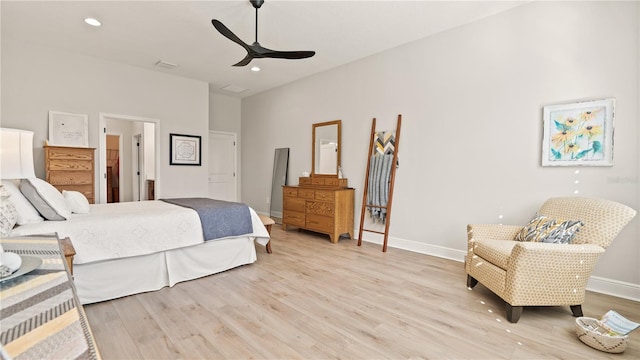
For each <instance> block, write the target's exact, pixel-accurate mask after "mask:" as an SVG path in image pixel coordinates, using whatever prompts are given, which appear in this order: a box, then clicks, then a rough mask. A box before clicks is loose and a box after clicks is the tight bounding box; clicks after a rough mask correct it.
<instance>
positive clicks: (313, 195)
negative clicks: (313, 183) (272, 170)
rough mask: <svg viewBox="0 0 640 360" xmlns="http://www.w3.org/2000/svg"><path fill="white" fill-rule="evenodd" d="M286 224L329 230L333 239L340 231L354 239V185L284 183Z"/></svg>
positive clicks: (284, 220)
mask: <svg viewBox="0 0 640 360" xmlns="http://www.w3.org/2000/svg"><path fill="white" fill-rule="evenodd" d="M282 190H283V191H282V194H283V195H282V196H283V199H282V204H283V217H282V228H283V229H284V230H287V226H295V227H299V228H302V229H307V230H311V231H315V232H319V233H323V234H328V235H329V238H330V239H331V242H332V243H336V242H338V239H339V238H340V235H342V234H348V235H349V237H350V238H352V239H353V204H354V189H352V188H321V187H306V186H284V187H283V188H282Z"/></svg>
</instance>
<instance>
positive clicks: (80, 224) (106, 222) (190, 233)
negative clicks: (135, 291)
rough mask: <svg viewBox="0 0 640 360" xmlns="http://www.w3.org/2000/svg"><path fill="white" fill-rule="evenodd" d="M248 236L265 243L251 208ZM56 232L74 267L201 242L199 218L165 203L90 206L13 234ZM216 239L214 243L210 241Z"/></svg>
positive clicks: (19, 229)
mask: <svg viewBox="0 0 640 360" xmlns="http://www.w3.org/2000/svg"><path fill="white" fill-rule="evenodd" d="M250 211H251V217H252V223H253V233H252V234H247V235H245V237H246V236H248V237H255V238H259V240H260V241H259V242H260V243H261V244H262V245H264V244H266V241H268V238H269V234H268V233H267V231H266V229H265V228H264V226H263V225H262V222H261V221H260V218H259V217H258V215H257V214H256V213H255V211H254V210H253V209H250ZM46 233H57V234H58V236H59V237H60V238H64V237H69V238H70V239H71V242H72V243H73V246H74V248H75V250H76V255H75V257H74V261H73V262H74V263H75V264H86V263H91V262H95V261H102V260H109V259H115V258H123V257H131V256H138V255H146V254H152V253H156V252H160V251H165V250H170V249H176V248H181V247H185V246H191V245H196V244H201V243H203V242H204V238H203V235H202V227H201V225H200V218H199V217H198V214H197V213H196V212H195V211H194V210H192V209H188V208H183V207H181V206H177V205H172V204H168V203H166V202H164V201H141V202H127V203H114V204H96V205H91V210H90V212H89V214H73V215H72V216H71V219H69V220H67V221H44V222H41V223H37V224H29V225H23V226H18V227H16V228H14V230H13V233H12V235H16V236H19V235H33V234H46ZM210 241H216V240H210Z"/></svg>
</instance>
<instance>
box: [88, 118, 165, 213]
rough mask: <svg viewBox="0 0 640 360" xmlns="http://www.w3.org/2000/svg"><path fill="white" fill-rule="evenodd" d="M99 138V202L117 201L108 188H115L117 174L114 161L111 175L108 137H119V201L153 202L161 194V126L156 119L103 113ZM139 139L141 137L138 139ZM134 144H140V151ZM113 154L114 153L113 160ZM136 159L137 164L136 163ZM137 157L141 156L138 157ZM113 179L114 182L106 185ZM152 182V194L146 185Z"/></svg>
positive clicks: (97, 201)
mask: <svg viewBox="0 0 640 360" xmlns="http://www.w3.org/2000/svg"><path fill="white" fill-rule="evenodd" d="M99 117H100V127H99V129H100V136H99V140H100V141H99V148H98V154H97V156H98V160H99V167H98V169H99V170H98V177H97V178H98V180H99V181H98V189H97V190H98V191H97V192H96V194H97V197H96V198H97V200H96V203H107V202H110V201H109V200H111V201H115V197H114V192H113V188H111V193H110V194H109V193H108V192H109V187H110V186H113V179H114V172H115V171H116V170H115V169H114V167H113V160H111V166H112V167H111V169H110V172H111V175H109V169H108V168H107V167H108V163H109V161H110V160H109V151H108V150H107V135H118V137H119V141H118V143H119V149H118V156H117V159H118V167H117V169H118V170H117V171H118V174H117V175H118V176H117V181H118V184H117V185H118V190H117V192H118V197H117V198H118V201H120V202H130V201H142V200H147V199H153V197H154V196H157V195H158V193H159V186H158V185H159V183H158V180H159V176H158V175H159V174H158V173H157V169H159V159H158V156H156V154H159V149H158V147H159V143H160V142H159V141H156V140H155V139H156V138H158V136H159V126H158V125H159V124H158V122H159V121H158V120H156V119H149V118H142V117H137V116H130V115H116V114H106V113H100V114H99ZM138 136H139V138H138ZM135 144H140V146H139V149H140V150H139V151H138V147H137V146H135ZM113 156H114V154H113V153H112V154H111V157H113ZM134 156H135V158H136V159H137V161H134ZM138 156H140V157H139V158H138ZM109 177H111V183H110V184H107V182H108V180H109V179H108V178H109ZM149 180H151V181H152V182H153V183H154V185H155V186H154V187H153V188H154V189H153V190H152V193H151V194H150V193H149V192H148V191H147V186H146V185H145V184H146V183H148V181H149Z"/></svg>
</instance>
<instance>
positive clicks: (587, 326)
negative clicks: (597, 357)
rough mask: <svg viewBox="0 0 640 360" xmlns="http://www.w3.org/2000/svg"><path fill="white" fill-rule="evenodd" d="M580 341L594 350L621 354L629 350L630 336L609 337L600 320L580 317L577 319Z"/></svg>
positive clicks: (577, 332)
mask: <svg viewBox="0 0 640 360" xmlns="http://www.w3.org/2000/svg"><path fill="white" fill-rule="evenodd" d="M576 334H578V339H580V341H582V342H583V343H585V344H587V345H589V346H591V347H592V348H594V349H598V350H600V351H604V352H608V353H621V352H623V351H625V350H626V349H627V343H628V342H629V341H628V340H629V336H628V335H624V336H615V335H607V330H606V329H604V328H603V327H602V326H601V324H600V321H598V319H594V318H589V317H579V318H577V319H576Z"/></svg>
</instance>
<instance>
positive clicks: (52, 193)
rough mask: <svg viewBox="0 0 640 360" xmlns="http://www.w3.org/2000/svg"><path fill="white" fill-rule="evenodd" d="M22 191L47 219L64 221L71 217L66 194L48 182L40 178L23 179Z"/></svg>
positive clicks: (21, 183)
mask: <svg viewBox="0 0 640 360" xmlns="http://www.w3.org/2000/svg"><path fill="white" fill-rule="evenodd" d="M20 191H22V194H23V195H24V196H25V197H26V198H27V199H28V200H29V201H30V202H31V204H32V205H33V206H34V207H35V208H36V209H37V210H38V212H40V215H42V216H44V218H45V219H47V220H54V221H62V220H67V219H68V218H70V217H71V210H69V207H68V206H67V203H66V202H65V201H64V196H62V194H61V193H60V191H58V189H56V188H55V187H53V185H51V184H49V183H48V182H46V181H44V180H41V179H38V178H33V179H22V180H20Z"/></svg>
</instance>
